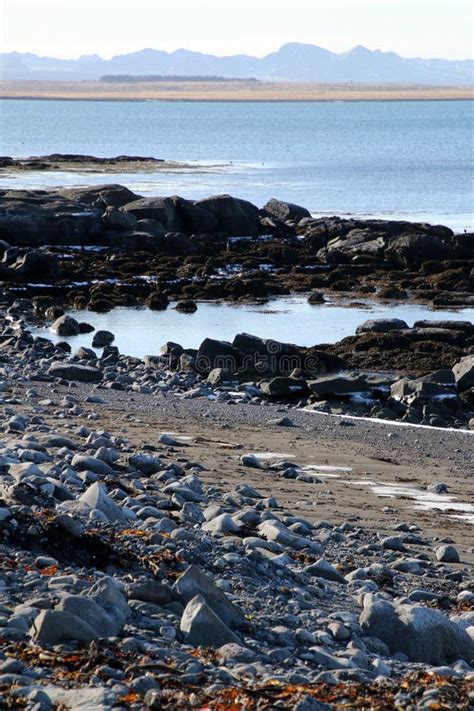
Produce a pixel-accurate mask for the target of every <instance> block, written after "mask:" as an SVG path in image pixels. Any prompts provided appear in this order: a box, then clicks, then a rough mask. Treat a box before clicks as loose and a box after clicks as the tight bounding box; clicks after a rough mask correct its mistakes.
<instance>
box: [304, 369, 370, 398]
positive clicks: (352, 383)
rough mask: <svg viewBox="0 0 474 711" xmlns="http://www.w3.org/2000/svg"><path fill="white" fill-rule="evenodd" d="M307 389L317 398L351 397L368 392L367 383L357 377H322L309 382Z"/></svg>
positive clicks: (336, 375)
mask: <svg viewBox="0 0 474 711" xmlns="http://www.w3.org/2000/svg"><path fill="white" fill-rule="evenodd" d="M308 387H309V389H310V390H311V392H312V393H313V395H316V396H317V397H319V398H322V397H324V398H326V397H332V396H335V397H337V396H340V395H351V394H352V393H357V392H366V391H367V390H369V386H368V383H367V381H366V380H365V379H364V378H363V377H361V376H359V375H357V374H354V375H338V374H335V375H323V376H322V377H320V378H317V379H316V380H310V381H309V382H308Z"/></svg>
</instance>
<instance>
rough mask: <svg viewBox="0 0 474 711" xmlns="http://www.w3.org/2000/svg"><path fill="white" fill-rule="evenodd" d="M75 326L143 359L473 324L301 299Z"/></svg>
mask: <svg viewBox="0 0 474 711" xmlns="http://www.w3.org/2000/svg"><path fill="white" fill-rule="evenodd" d="M71 315H72V316H74V318H76V319H77V320H78V321H87V322H88V323H90V324H92V326H94V328H96V329H106V330H107V331H112V333H114V334H115V341H114V345H116V346H118V348H119V350H120V352H121V353H125V354H126V355H130V356H136V357H138V358H142V357H143V356H144V355H153V354H156V353H158V351H159V349H160V348H161V346H162V345H163V344H164V343H166V341H174V342H177V343H180V344H181V345H182V346H184V347H185V348H197V347H198V346H199V344H200V343H201V342H202V341H203V340H204V338H217V339H223V340H227V341H232V340H233V338H234V336H235V335H236V334H237V333H242V332H244V333H252V334H255V335H258V336H261V337H262V338H271V339H274V340H276V341H283V342H287V343H288V342H289V343H296V344H298V345H301V346H314V345H316V344H317V343H335V342H336V341H339V340H340V339H341V338H344V337H345V336H352V335H353V334H354V332H355V329H356V328H357V326H358V325H359V324H360V323H362V322H363V321H365V320H366V319H368V318H402V319H404V320H405V321H406V322H407V323H408V325H409V326H412V325H413V323H414V322H415V321H417V320H419V319H456V320H463V321H469V320H470V321H473V320H474V309H462V310H460V311H453V310H449V309H445V310H436V311H433V310H430V309H429V308H427V307H426V306H423V305H420V304H386V305H382V304H375V303H372V302H366V303H365V304H364V303H362V304H360V305H359V306H358V307H351V308H348V307H347V304H345V305H344V303H340V302H337V303H334V304H328V305H324V306H323V305H314V306H311V305H310V304H308V303H307V301H306V299H304V298H302V297H291V298H278V299H270V300H269V301H267V302H266V303H265V304H263V305H254V304H244V305H232V304H226V303H208V302H205V303H199V306H198V310H197V311H196V312H195V313H194V314H182V313H179V312H178V311H175V310H174V309H173V308H171V307H170V308H168V309H167V310H166V311H150V310H149V309H145V308H142V309H132V308H117V309H114V310H113V311H110V312H109V313H106V314H97V313H93V312H91V311H72V312H71ZM32 331H33V333H34V334H35V335H36V336H43V337H46V338H50V339H51V340H52V341H55V342H57V341H69V343H70V344H71V347H72V348H73V350H76V349H77V348H79V346H87V347H89V348H90V347H91V343H92V336H93V334H91V333H88V334H84V335H80V336H73V337H71V338H64V337H58V336H55V335H54V334H52V333H51V332H50V331H49V330H47V329H44V328H35V329H32Z"/></svg>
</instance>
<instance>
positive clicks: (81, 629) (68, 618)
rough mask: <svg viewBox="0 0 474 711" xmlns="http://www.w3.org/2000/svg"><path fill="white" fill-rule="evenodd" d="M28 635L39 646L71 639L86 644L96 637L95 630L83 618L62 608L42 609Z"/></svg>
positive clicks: (52, 644) (61, 642) (51, 644)
mask: <svg viewBox="0 0 474 711" xmlns="http://www.w3.org/2000/svg"><path fill="white" fill-rule="evenodd" d="M30 636H31V638H32V641H33V642H34V643H35V644H38V645H39V646H40V647H52V646H54V645H56V644H63V643H67V642H70V641H71V640H76V641H78V642H83V643H84V644H88V643H89V642H92V640H94V639H97V636H96V631H95V630H94V629H93V628H92V627H91V626H90V625H88V624H87V622H86V621H85V620H82V619H81V618H80V617H77V616H76V615H72V614H71V613H69V612H64V611H62V610H42V611H41V612H40V613H39V615H38V616H37V617H36V618H35V620H34V622H33V626H32V628H31V630H30Z"/></svg>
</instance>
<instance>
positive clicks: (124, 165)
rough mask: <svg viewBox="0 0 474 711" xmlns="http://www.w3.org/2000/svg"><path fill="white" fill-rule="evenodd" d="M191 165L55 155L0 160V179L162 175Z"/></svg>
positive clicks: (127, 157) (145, 159)
mask: <svg viewBox="0 0 474 711" xmlns="http://www.w3.org/2000/svg"><path fill="white" fill-rule="evenodd" d="M191 168H193V166H192V165H190V164H188V163H180V162H178V161H166V160H164V158H153V157H151V156H131V155H121V156H115V157H112V158H100V157H97V156H88V155H84V154H81V153H52V154H50V155H46V156H29V157H28V158H12V157H11V156H0V176H5V175H11V174H13V175H15V174H18V173H28V172H37V171H41V172H46V173H48V172H52V173H54V172H58V171H67V172H73V173H79V174H81V173H104V174H107V173H112V174H113V173H156V172H160V171H164V170H166V171H175V170H183V169H186V170H189V169H191Z"/></svg>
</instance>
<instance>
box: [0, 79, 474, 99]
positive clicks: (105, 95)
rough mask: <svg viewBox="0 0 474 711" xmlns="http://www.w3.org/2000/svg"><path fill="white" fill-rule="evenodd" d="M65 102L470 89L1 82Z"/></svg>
mask: <svg viewBox="0 0 474 711" xmlns="http://www.w3.org/2000/svg"><path fill="white" fill-rule="evenodd" d="M1 99H17V100H36V101H38V100H50V101H55V100H65V101H66V100H67V101H190V102H193V101H214V102H221V101H222V102H254V101H255V102H305V101H311V102H334V101H337V102H339V101H354V102H360V101H470V100H473V99H474V87H473V86H423V85H417V84H415V85H410V84H390V85H389V84H347V83H343V84H333V83H331V84H323V83H320V84H316V83H300V82H256V83H252V82H232V83H230V84H228V85H227V84H221V83H219V82H203V83H196V82H173V84H172V85H170V83H169V82H153V83H150V82H143V83H140V84H137V83H123V84H116V83H113V82H111V83H106V82H99V81H92V82H86V81H84V82H82V81H81V82H45V81H0V100H1Z"/></svg>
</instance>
